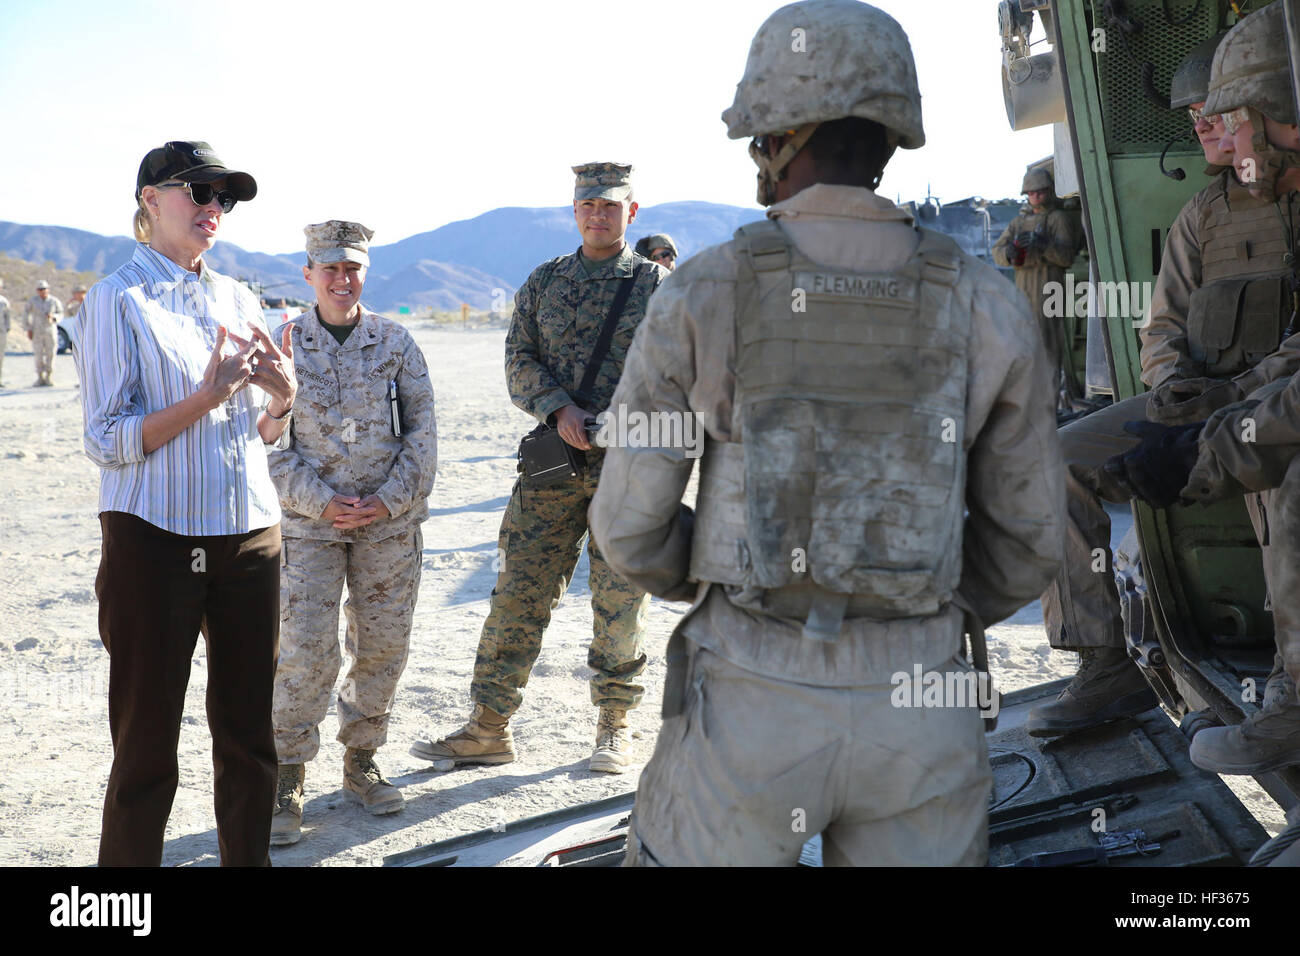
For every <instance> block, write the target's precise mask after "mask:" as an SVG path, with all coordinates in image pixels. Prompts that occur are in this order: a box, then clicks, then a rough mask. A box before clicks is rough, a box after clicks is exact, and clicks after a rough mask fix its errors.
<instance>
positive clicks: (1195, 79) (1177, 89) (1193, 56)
mask: <svg viewBox="0 0 1300 956" xmlns="http://www.w3.org/2000/svg"><path fill="white" fill-rule="evenodd" d="M1227 35H1228V33H1227V31H1226V30H1225V31H1223V32H1222V33H1216V34H1215V35H1214V36H1212V37H1210V38H1209V39H1206V40H1202V41H1201V42H1200V43H1198V44H1196V46H1194V47H1192V49H1191V52H1190V53H1188V54H1187V56H1185V57H1183V62H1182V63H1179V64H1178V69H1176V70H1174V75H1173V78H1172V79H1171V80H1170V81H1169V108H1170V109H1171V110H1180V109H1183V108H1185V107H1188V106H1191V105H1192V104H1193V103H1204V102H1205V98H1206V97H1207V96H1209V95H1210V67H1211V65H1212V64H1213V63H1214V51H1215V50H1217V49H1218V48H1219V43H1220V41H1222V40H1223V38H1224V37H1225V36H1227Z"/></svg>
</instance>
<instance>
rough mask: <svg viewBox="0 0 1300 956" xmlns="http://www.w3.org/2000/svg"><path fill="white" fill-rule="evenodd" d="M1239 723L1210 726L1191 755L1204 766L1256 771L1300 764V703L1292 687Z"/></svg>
mask: <svg viewBox="0 0 1300 956" xmlns="http://www.w3.org/2000/svg"><path fill="white" fill-rule="evenodd" d="M1264 701H1265V702H1264V707H1263V708H1262V709H1261V710H1257V711H1255V713H1253V714H1251V715H1250V716H1249V717H1247V718H1246V719H1245V720H1244V721H1242V722H1241V723H1240V724H1237V725H1236V726H1235V727H1207V728H1206V729H1205V730H1202V731H1200V732H1199V733H1198V734H1197V735H1196V736H1195V737H1193V738H1192V746H1191V749H1190V750H1189V751H1188V755H1189V756H1190V757H1191V758H1192V763H1194V764H1196V766H1198V767H1200V768H1201V769H1202V770H1211V771H1213V772H1214V773H1228V774H1237V773H1243V774H1254V773H1264V772H1266V771H1268V770H1276V769H1278V768H1279V767H1288V766H1290V765H1291V764H1300V703H1297V701H1296V696H1295V692H1294V691H1293V690H1291V689H1290V688H1289V687H1288V688H1285V689H1283V690H1282V691H1281V692H1280V693H1275V694H1273V695H1271V696H1270V695H1268V694H1265V697H1264Z"/></svg>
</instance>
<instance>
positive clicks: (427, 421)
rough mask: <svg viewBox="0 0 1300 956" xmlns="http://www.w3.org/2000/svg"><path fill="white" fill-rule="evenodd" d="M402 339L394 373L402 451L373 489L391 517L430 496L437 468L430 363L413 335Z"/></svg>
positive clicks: (436, 441) (435, 429)
mask: <svg viewBox="0 0 1300 956" xmlns="http://www.w3.org/2000/svg"><path fill="white" fill-rule="evenodd" d="M403 339H404V340H405V348H404V349H403V351H402V367H401V371H399V372H398V373H397V376H396V378H397V390H398V395H399V401H400V404H401V409H402V451H401V453H400V454H399V455H398V456H397V461H395V462H393V466H392V468H391V469H389V472H388V478H387V480H386V481H385V482H384V483H383V485H381V486H380V488H379V490H378V491H376V492H375V494H377V495H378V496H379V500H380V501H382V502H383V503H384V507H385V508H387V509H388V513H389V515H390V516H392V517H394V518H396V517H397V516H398V515H401V514H405V513H406V512H407V511H409V510H410V508H411V505H413V504H415V503H416V501H417V500H423V499H425V498H427V497H429V492H431V491H432V490H433V477H434V474H435V473H436V472H437V469H438V425H437V421H436V419H435V417H434V410H433V383H432V382H431V381H430V380H429V367H428V365H427V364H426V363H425V360H424V353H423V352H421V351H420V347H419V346H418V345H416V344H415V339H413V338H411V337H410V336H409V335H404V336H403Z"/></svg>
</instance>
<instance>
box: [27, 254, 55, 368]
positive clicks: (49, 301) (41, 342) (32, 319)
mask: <svg viewBox="0 0 1300 956" xmlns="http://www.w3.org/2000/svg"><path fill="white" fill-rule="evenodd" d="M61 318H63V303H62V302H60V301H59V300H58V299H57V298H56V297H55V296H54V295H52V294H51V293H50V284H49V283H48V282H46V281H45V280H44V279H41V280H40V281H39V282H37V283H36V294H35V295H34V296H32V297H31V298H30V299H28V300H27V311H26V313H25V315H24V324H25V325H26V326H27V338H28V339H30V340H31V343H32V354H33V355H34V356H35V358H36V381H35V382H33V383H32V386H33V387H37V386H41V385H53V384H54V380H53V375H54V351H55V348H56V342H55V337H56V335H57V333H56V331H55V329H56V328H57V326H58V324H59V319H61Z"/></svg>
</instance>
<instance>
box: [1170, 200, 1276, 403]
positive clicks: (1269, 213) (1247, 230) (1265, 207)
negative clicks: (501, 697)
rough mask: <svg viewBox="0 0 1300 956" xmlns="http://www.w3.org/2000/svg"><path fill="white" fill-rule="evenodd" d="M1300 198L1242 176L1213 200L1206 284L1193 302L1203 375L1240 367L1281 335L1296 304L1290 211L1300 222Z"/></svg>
mask: <svg viewBox="0 0 1300 956" xmlns="http://www.w3.org/2000/svg"><path fill="white" fill-rule="evenodd" d="M1288 202H1291V205H1292V209H1291V210H1290V211H1288V209H1287V203H1288ZM1298 205H1300V204H1297V203H1295V202H1294V201H1292V200H1291V198H1290V197H1288V198H1286V199H1283V200H1280V201H1278V202H1268V201H1265V200H1261V199H1256V198H1254V197H1252V196H1250V194H1249V193H1248V192H1246V190H1245V189H1244V188H1243V187H1239V186H1235V184H1232V185H1229V186H1228V187H1227V188H1225V190H1224V191H1223V192H1221V193H1219V194H1217V195H1215V196H1214V198H1213V199H1211V200H1210V202H1209V204H1208V205H1207V207H1206V213H1205V218H1204V220H1203V222H1202V227H1201V229H1202V235H1204V236H1205V240H1204V242H1203V244H1202V246H1201V287H1200V288H1199V289H1196V290H1195V291H1193V292H1192V294H1191V297H1190V299H1189V300H1188V304H1187V351H1188V356H1189V357H1190V358H1191V359H1192V361H1193V362H1195V363H1196V364H1197V369H1196V371H1197V372H1199V373H1200V374H1201V375H1205V376H1209V377H1212V378H1230V377H1232V376H1234V375H1237V374H1240V373H1241V372H1244V371H1246V370H1247V369H1249V368H1251V367H1253V366H1255V365H1257V364H1258V363H1259V362H1260V361H1261V360H1262V359H1263V358H1264V357H1265V356H1267V355H1268V354H1269V353H1271V352H1272V351H1274V350H1275V349H1276V348H1277V347H1278V343H1280V342H1281V341H1282V332H1283V330H1284V329H1285V328H1286V326H1287V323H1288V322H1290V320H1291V312H1292V295H1291V283H1290V280H1291V262H1290V261H1289V257H1290V255H1291V245H1292V237H1291V235H1290V232H1291V229H1292V225H1291V221H1290V218H1289V216H1288V213H1289V214H1290V217H1294V218H1295V220H1296V221H1297V222H1300V209H1297V208H1296V207H1297V206H1298ZM1279 212H1280V213H1281V215H1280V216H1279Z"/></svg>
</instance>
